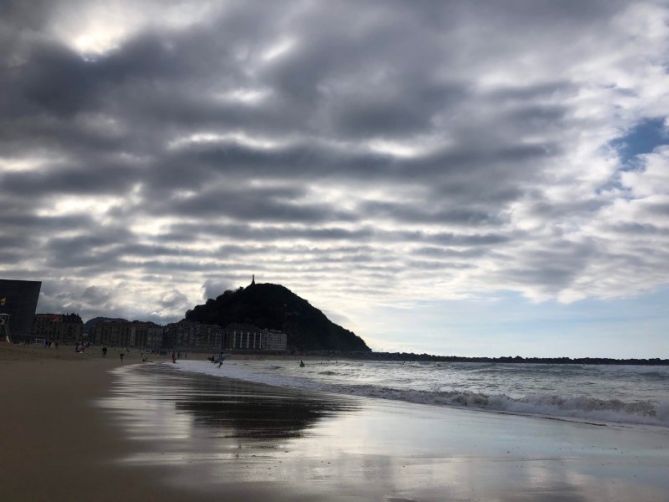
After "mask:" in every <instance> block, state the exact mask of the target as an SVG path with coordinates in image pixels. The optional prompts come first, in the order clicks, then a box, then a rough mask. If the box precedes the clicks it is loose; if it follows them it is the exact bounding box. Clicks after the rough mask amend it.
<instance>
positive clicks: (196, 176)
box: [0, 0, 669, 319]
mask: <svg viewBox="0 0 669 502" xmlns="http://www.w3.org/2000/svg"><path fill="white" fill-rule="evenodd" d="M0 9H2V11H0V44H1V45H2V47H3V48H4V49H3V51H2V54H0V112H1V113H0V223H1V225H0V253H1V254H2V260H0V274H1V275H3V276H11V277H25V278H39V279H42V280H43V281H45V287H44V291H43V295H42V298H41V300H40V302H41V303H40V309H41V310H49V309H53V310H63V309H66V310H79V311H81V312H82V313H83V314H84V315H85V316H90V315H95V314H110V315H111V314H114V315H127V316H137V317H150V318H155V319H161V318H164V319H167V318H174V317H179V316H180V315H182V313H183V310H184V309H185V308H187V306H188V305H191V304H193V303H195V302H198V301H200V300H201V299H202V297H203V295H207V296H212V295H214V294H216V289H217V288H223V287H226V286H231V285H234V284H240V283H246V282H248V281H249V279H250V276H251V274H252V273H255V274H256V276H257V277H258V279H259V280H260V281H262V282H264V281H268V282H280V283H283V284H285V285H287V286H288V287H290V288H292V289H294V290H295V291H296V292H298V293H299V294H302V295H304V296H307V297H308V298H310V299H313V300H314V303H317V304H318V303H319V302H320V303H322V304H324V306H329V308H330V309H332V310H335V311H338V312H340V313H341V314H344V313H346V312H352V311H355V309H356V308H360V305H361V304H368V305H373V304H378V303H383V302H390V303H392V302H398V301H403V302H405V301H412V300H421V299H423V300H424V299H430V300H435V299H448V298H463V297H472V296H475V297H480V296H490V295H495V294H497V293H498V292H500V291H516V292H520V293H521V294H523V295H524V296H526V297H527V298H529V299H532V300H545V299H558V300H559V301H564V302H570V301H574V300H579V299H583V298H592V297H594V298H611V297H620V296H628V295H635V294H638V293H641V292H645V291H649V290H652V289H653V288H656V287H658V286H662V285H666V284H667V283H669V146H667V145H666V144H667V143H669V139H668V138H667V135H666V133H667V127H668V126H669V122H668V119H667V117H669V95H668V94H669V77H668V75H667V68H668V66H667V65H668V63H669V9H668V8H667V5H666V3H664V2H634V3H629V2H618V1H611V0H606V1H594V0H586V1H580V2H553V1H548V0H546V1H536V0H534V1H512V2H504V5H501V3H500V2H470V1H448V2H443V1H435V2H429V1H420V2H399V1H398V2H393V1H379V2H371V1H370V2H337V1H333V2H311V1H295V2H249V1H244V2H234V1H231V2H230V1H226V2H208V3H197V5H190V4H189V3H188V2H182V1H171V2H157V1H156V2H143V3H141V5H140V4H139V3H138V2H130V1H125V2H124V1H117V2H112V3H110V2H90V1H86V2H83V1H82V2H80V3H77V2H71V1H68V2H43V3H40V2H30V4H27V3H25V2H15V3H12V2H9V3H8V4H5V6H4V7H0ZM649 124H651V125H653V126H654V127H655V129H656V131H655V132H656V133H655V134H654V135H652V138H654V139H653V140H652V141H650V143H649V141H644V139H647V138H648V137H650V136H649V134H648V133H645V132H644V131H647V129H648V127H649ZM640 132H641V133H642V134H640ZM219 292H220V291H219ZM347 315H348V314H347Z"/></svg>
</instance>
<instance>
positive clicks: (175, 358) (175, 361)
mask: <svg viewBox="0 0 669 502" xmlns="http://www.w3.org/2000/svg"><path fill="white" fill-rule="evenodd" d="M172 362H173V363H174V364H176V363H177V355H176V354H175V353H174V351H172Z"/></svg>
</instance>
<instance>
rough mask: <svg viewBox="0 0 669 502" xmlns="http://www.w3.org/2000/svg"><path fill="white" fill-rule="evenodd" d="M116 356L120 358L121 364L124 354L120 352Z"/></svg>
mask: <svg viewBox="0 0 669 502" xmlns="http://www.w3.org/2000/svg"><path fill="white" fill-rule="evenodd" d="M118 356H119V357H120V358H121V362H123V358H124V357H125V354H124V353H123V352H121V353H120V354H119V355H118Z"/></svg>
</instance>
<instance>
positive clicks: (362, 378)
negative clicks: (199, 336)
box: [170, 361, 669, 427]
mask: <svg viewBox="0 0 669 502" xmlns="http://www.w3.org/2000/svg"><path fill="white" fill-rule="evenodd" d="M170 366H172V365H170ZM174 366H175V367H176V368H178V369H179V370H183V371H188V372H196V373H204V374H207V375H213V376H217V377H225V378H233V379H237V380H243V381H247V382H253V383H260V384H266V385H274V386H280V387H288V388H292V389H299V390H307V391H318V392H330V393H338V394H347V395H352V396H361V397H372V398H381V399H393V400H400V401H406V402H411V403H420V404H428V405H438V406H455V407H461V408H470V409H476V410H485V411H491V412H503V413H513V414H523V415H538V416H543V417H555V418H564V419H571V420H578V421H588V422H600V423H624V424H646V425H654V426H663V427H669V401H666V400H662V399H636V398H635V397H634V395H633V385H631V384H630V382H632V383H633V382H634V381H635V380H634V379H637V380H638V379H639V378H644V377H643V375H644V372H643V371H641V370H634V369H630V368H623V369H619V370H618V371H616V370H615V369H611V368H600V369H597V368H595V369H592V368H589V367H588V368H585V367H581V368H580V369H579V368H576V369H574V368H567V369H565V368H559V367H558V365H555V367H550V368H539V367H537V368H534V369H533V368H531V367H530V368H527V367H525V368H497V369H494V368H491V367H490V366H489V365H486V366H481V367H479V370H480V371H476V368H471V367H462V365H460V367H457V366H456V367H455V368H450V367H447V368H444V367H443V366H435V367H432V368H430V367H425V365H409V367H408V368H407V367H406V366H403V367H401V368H399V370H398V367H397V365H395V367H393V366H392V365H387V366H389V367H386V366H384V365H383V364H381V365H380V364H378V363H377V364H374V363H365V362H359V361H356V362H354V363H353V362H352V363H347V362H343V363H339V365H338V366H333V365H331V364H329V363H326V364H325V366H326V368H327V369H323V367H322V366H323V365H308V366H311V367H310V369H309V370H307V371H301V372H298V370H296V369H294V368H293V366H295V364H294V362H292V361H291V362H290V364H284V365H277V364H273V365H272V364H269V363H264V364H263V363H261V362H245V361H226V362H225V363H224V364H223V365H222V366H221V367H220V368H218V365H216V364H212V363H209V362H205V361H178V362H177V364H176V365H174ZM507 366H511V365H507ZM442 370H443V371H442ZM386 371H387V372H392V374H393V376H392V378H391V377H390V375H387V376H386V378H384V376H383V373H384V372H386ZM493 371H494V372H495V373H494V374H495V376H494V378H493V377H489V376H485V375H489V374H490V373H491V372H493ZM593 371H594V372H598V374H597V375H593V374H592V372H593ZM454 372H456V373H455V374H457V375H458V376H460V375H461V374H465V373H466V374H467V377H466V378H463V379H461V380H462V381H461V382H460V385H459V386H460V387H461V388H448V386H449V385H450V386H451V387H457V386H458V382H457V381H454V380H457V379H455V378H453V373H454ZM473 372H474V373H477V376H476V377H475V378H472V377H471V374H472V373H473ZM398 373H399V374H398ZM530 373H531V374H530ZM647 373H649V374H650V375H649V376H650V378H649V380H658V379H660V380H661V381H662V384H664V383H666V382H669V373H664V372H651V371H647ZM550 374H553V377H551V378H552V380H550V379H548V377H547V376H546V375H550ZM613 374H615V375H616V377H617V378H621V379H623V380H624V381H625V382H627V387H629V394H630V395H629V396H623V397H625V398H621V397H614V398H606V397H604V396H602V395H599V396H598V395H596V393H595V390H597V389H598V390H600V392H603V383H604V382H603V381H602V382H599V381H598V380H602V379H604V378H608V379H611V378H612V375H613ZM435 375H437V376H436V377H435ZM503 375H505V376H506V377H507V379H508V380H509V381H511V382H512V384H510V385H509V386H508V389H507V390H512V391H513V392H504V388H503V387H504V386H503V385H502V384H501V383H500V380H503ZM519 375H522V376H519ZM556 375H560V376H559V378H556ZM576 375H580V378H581V379H583V375H587V379H586V380H587V382H585V383H589V384H590V387H588V386H587V385H583V384H584V382H578V381H577V382H572V383H571V385H581V387H582V388H589V389H590V390H589V391H588V392H590V394H591V395H583V393H581V395H573V394H570V387H569V384H564V385H563V384H560V382H562V381H563V380H565V379H568V378H572V380H573V379H575V378H576ZM449 376H450V377H451V378H450V381H449V379H448V377H449ZM440 380H442V381H440ZM518 381H521V382H523V381H525V382H526V384H525V387H527V389H525V390H526V392H524V393H523V392H519V387H520V384H519V383H518ZM550 381H554V382H557V383H558V384H557V385H555V386H553V387H551V386H550V385H548V382H550ZM537 382H539V383H540V384H541V385H539V383H537ZM446 384H449V385H446ZM537 387H538V388H541V389H543V392H536V388H537ZM622 387H624V386H622ZM528 390H533V392H527V391H528ZM661 390H662V389H661V388H660V389H659V391H660V392H661ZM593 394H594V395H593ZM664 395H665V396H666V395H667V394H664Z"/></svg>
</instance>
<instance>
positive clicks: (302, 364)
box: [300, 359, 304, 368]
mask: <svg viewBox="0 0 669 502" xmlns="http://www.w3.org/2000/svg"><path fill="white" fill-rule="evenodd" d="M300 368H304V361H303V360H302V359H300Z"/></svg>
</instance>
